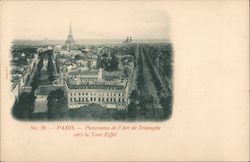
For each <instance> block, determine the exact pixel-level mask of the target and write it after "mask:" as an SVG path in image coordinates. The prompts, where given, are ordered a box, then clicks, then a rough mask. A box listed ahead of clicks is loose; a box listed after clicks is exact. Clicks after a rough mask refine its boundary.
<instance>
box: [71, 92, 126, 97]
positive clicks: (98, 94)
mask: <svg viewBox="0 0 250 162" xmlns="http://www.w3.org/2000/svg"><path fill="white" fill-rule="evenodd" d="M76 95H77V93H70V96H76ZM78 95H79V96H81V95H82V96H84V95H86V96H87V95H90V96H92V95H93V96H96V95H97V96H104V95H106V96H112V95H113V96H116V95H118V96H124V93H115V92H114V93H112V92H108V93H104V92H100V93H94V92H93V93H92V92H90V93H88V92H79V93H78Z"/></svg>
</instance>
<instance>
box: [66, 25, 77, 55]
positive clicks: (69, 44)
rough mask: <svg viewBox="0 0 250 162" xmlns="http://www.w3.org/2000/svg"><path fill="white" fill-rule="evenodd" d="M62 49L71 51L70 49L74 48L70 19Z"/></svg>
mask: <svg viewBox="0 0 250 162" xmlns="http://www.w3.org/2000/svg"><path fill="white" fill-rule="evenodd" d="M63 49H65V50H67V51H71V50H75V49H77V48H76V44H75V41H74V39H73V34H72V29H71V21H70V24H69V35H68V37H67V39H66V41H65V43H64V45H63Z"/></svg>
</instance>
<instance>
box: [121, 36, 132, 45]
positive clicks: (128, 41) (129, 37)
mask: <svg viewBox="0 0 250 162" xmlns="http://www.w3.org/2000/svg"><path fill="white" fill-rule="evenodd" d="M131 42H132V37H131V36H127V39H126V40H125V41H123V43H131Z"/></svg>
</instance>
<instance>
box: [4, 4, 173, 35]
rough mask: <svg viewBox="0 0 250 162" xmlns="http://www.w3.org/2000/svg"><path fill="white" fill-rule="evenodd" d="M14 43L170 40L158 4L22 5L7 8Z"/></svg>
mask: <svg viewBox="0 0 250 162" xmlns="http://www.w3.org/2000/svg"><path fill="white" fill-rule="evenodd" d="M5 9H6V11H7V12H6V13H8V15H9V16H8V21H9V22H12V25H11V26H12V27H13V29H12V30H13V35H14V37H15V39H66V37H67V35H68V30H69V21H70V20H71V22H72V30H73V35H74V38H75V39H95V38H101V39H112V38H117V39H124V38H126V36H127V35H131V36H132V37H133V38H135V39H168V37H169V21H168V15H167V11H166V9H164V7H163V6H160V5H159V4H158V3H157V2H156V3H155V2H148V1H144V2H139V1H137V2H128V1H126V2H125V1H118V2H114V1H103V2H97V1H94V2H90V1H87V2H79V1H73V2H66V1H65V2H63V1H61V2H52V1H40V2H29V1H26V2H25V3H24V2H23V1H22V2H19V3H16V2H15V4H14V3H13V4H11V3H8V6H7V5H6V6H5Z"/></svg>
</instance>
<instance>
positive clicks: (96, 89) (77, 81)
mask: <svg viewBox="0 0 250 162" xmlns="http://www.w3.org/2000/svg"><path fill="white" fill-rule="evenodd" d="M84 73H85V75H74V76H72V75H71V76H70V77H69V78H68V80H67V82H66V91H67V96H68V108H69V109H70V108H79V107H80V106H86V105H89V104H91V103H96V104H99V105H101V106H103V107H106V108H116V109H124V108H126V106H127V104H128V82H127V80H113V81H107V80H105V76H104V72H103V69H100V70H99V71H98V72H96V71H92V72H91V71H89V72H84ZM87 73H88V74H87Z"/></svg>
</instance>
